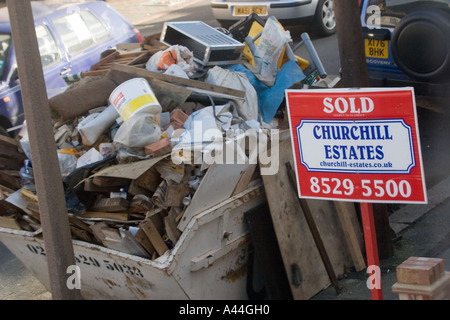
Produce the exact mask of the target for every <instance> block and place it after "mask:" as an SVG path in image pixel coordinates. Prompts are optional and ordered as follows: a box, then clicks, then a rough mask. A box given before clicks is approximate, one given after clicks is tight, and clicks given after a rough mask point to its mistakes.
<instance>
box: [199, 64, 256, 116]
mask: <svg viewBox="0 0 450 320" xmlns="http://www.w3.org/2000/svg"><path fill="white" fill-rule="evenodd" d="M205 82H206V83H211V84H215V85H218V86H222V87H226V88H232V89H237V90H241V91H244V92H245V99H244V100H236V101H235V103H236V107H237V112H238V114H239V115H240V116H241V117H242V118H243V119H244V120H258V95H257V93H256V90H255V88H254V87H253V85H252V84H251V83H250V81H249V80H248V78H247V75H246V74H245V73H243V72H236V71H230V70H226V69H223V68H221V67H219V66H215V67H214V68H212V69H209V70H208V73H207V75H206V78H205Z"/></svg>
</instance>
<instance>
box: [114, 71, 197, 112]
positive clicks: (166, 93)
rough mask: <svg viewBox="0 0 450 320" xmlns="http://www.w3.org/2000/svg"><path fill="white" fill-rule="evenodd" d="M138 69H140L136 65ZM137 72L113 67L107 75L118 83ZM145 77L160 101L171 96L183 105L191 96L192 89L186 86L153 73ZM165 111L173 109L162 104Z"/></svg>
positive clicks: (132, 76)
mask: <svg viewBox="0 0 450 320" xmlns="http://www.w3.org/2000/svg"><path fill="white" fill-rule="evenodd" d="M135 68H136V69H140V68H137V67H135ZM136 76H137V75H136V74H135V73H132V72H125V71H120V70H116V69H115V68H111V69H110V70H109V71H108V73H107V77H108V78H110V79H111V80H112V81H114V82H115V83H116V84H117V85H120V84H121V83H123V82H125V81H127V80H130V79H133V78H136ZM142 77H143V78H144V79H146V80H147V81H148V83H149V84H150V86H151V88H152V90H153V92H154V93H155V95H156V98H157V99H158V101H159V102H160V103H162V102H163V100H164V98H165V97H166V99H167V97H169V98H170V99H171V100H173V102H174V103H175V104H176V105H182V104H183V103H185V102H186V100H187V99H188V98H189V97H190V96H191V94H192V90H190V89H187V88H185V87H182V86H179V85H176V84H173V83H169V82H167V81H162V80H159V79H156V78H154V77H152V76H151V75H146V76H142ZM161 106H162V107H163V110H164V111H171V108H167V106H165V105H163V104H162V105H161Z"/></svg>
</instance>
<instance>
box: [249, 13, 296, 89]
mask: <svg viewBox="0 0 450 320" xmlns="http://www.w3.org/2000/svg"><path fill="white" fill-rule="evenodd" d="M289 41H291V34H290V32H289V31H285V30H283V28H282V27H281V25H280V24H279V23H278V21H277V20H276V18H275V17H272V16H271V17H269V19H267V21H266V23H265V25H264V29H263V31H262V32H261V38H260V40H259V42H258V45H257V46H256V49H255V52H254V54H253V55H254V57H255V72H256V73H257V74H259V75H260V76H261V79H260V80H261V81H263V82H264V83H266V84H267V85H268V86H273V84H274V82H275V77H276V74H277V71H278V60H279V58H280V57H281V54H282V53H283V50H284V48H285V45H287V44H288V42H289Z"/></svg>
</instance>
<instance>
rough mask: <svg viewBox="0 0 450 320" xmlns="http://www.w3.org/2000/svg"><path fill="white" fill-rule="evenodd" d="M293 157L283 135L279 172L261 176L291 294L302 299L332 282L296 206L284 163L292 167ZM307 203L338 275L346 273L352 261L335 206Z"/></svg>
mask: <svg viewBox="0 0 450 320" xmlns="http://www.w3.org/2000/svg"><path fill="white" fill-rule="evenodd" d="M270 152H272V151H270ZM271 154H272V153H271ZM293 159H294V157H293V154H292V145H291V141H290V136H289V135H287V137H286V136H285V135H283V136H281V139H280V143H279V164H280V165H279V170H278V173H277V174H274V175H262V179H263V182H264V189H265V191H266V197H267V201H268V203H269V208H270V213H271V216H272V221H273V225H274V229H275V233H276V235H277V240H278V244H279V247H280V252H281V255H282V257H283V262H284V266H285V271H286V274H287V275H288V279H289V285H290V287H291V292H292V296H293V298H294V299H295V300H301V299H310V298H311V297H313V296H314V295H316V294H317V293H318V292H320V291H321V290H323V289H324V288H326V287H328V286H329V285H330V284H331V282H330V279H329V277H328V275H327V272H326V269H325V267H324V264H323V262H322V259H321V257H320V254H319V251H318V249H317V247H316V245H315V243H314V239H313V236H312V234H311V231H310V230H309V227H308V224H307V222H306V219H305V217H304V214H303V212H302V209H301V207H300V205H299V201H298V194H297V190H296V189H294V188H292V187H291V185H290V182H289V177H288V175H287V169H286V167H285V163H286V162H288V161H289V162H291V166H292V167H293V165H294V164H293ZM307 203H308V205H309V207H310V210H311V213H312V215H313V218H314V221H315V223H316V226H317V229H318V230H319V233H320V235H321V236H322V240H323V243H324V246H325V249H326V251H327V252H328V254H329V259H330V261H331V264H332V266H333V269H334V271H335V273H336V275H337V276H338V277H339V275H342V274H344V273H345V271H346V270H345V266H349V265H351V264H352V263H353V262H352V260H351V257H350V254H349V253H348V249H347V248H346V243H345V239H344V234H343V231H342V229H341V228H340V224H339V221H338V217H337V214H336V209H335V208H334V205H333V203H332V202H331V201H322V200H312V199H309V200H307Z"/></svg>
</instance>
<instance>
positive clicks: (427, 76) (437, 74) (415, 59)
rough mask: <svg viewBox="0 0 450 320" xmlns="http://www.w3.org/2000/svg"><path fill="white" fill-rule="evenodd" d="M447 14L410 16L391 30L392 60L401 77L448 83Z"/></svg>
mask: <svg viewBox="0 0 450 320" xmlns="http://www.w3.org/2000/svg"><path fill="white" fill-rule="evenodd" d="M449 34H450V13H449V12H448V11H444V10H438V9H431V10H430V9H428V10H418V11H415V12H411V13H410V14H408V15H407V16H405V17H404V18H403V19H402V20H401V21H400V23H399V24H398V25H397V27H396V28H395V29H394V32H393V34H392V39H391V49H392V56H393V58H394V61H395V63H396V64H397V66H398V67H399V68H400V70H402V71H403V72H404V73H405V74H407V75H409V76H410V77H412V78H415V79H418V80H422V81H440V80H442V79H443V78H444V77H446V78H447V79H448V75H449V72H450V40H449V37H448V35H449Z"/></svg>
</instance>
